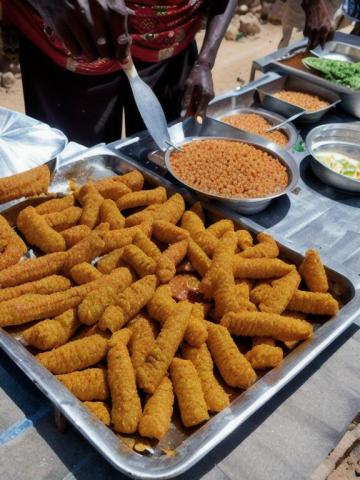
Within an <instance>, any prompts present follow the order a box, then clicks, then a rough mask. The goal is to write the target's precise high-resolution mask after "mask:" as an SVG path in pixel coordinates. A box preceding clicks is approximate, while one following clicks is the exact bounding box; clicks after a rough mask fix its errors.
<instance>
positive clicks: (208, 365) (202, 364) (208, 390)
mask: <svg viewBox="0 0 360 480" xmlns="http://www.w3.org/2000/svg"><path fill="white" fill-rule="evenodd" d="M182 355H183V357H184V358H185V359H186V360H190V361H191V362H192V363H193V364H194V367H195V368H196V371H197V373H198V375H199V378H200V381H201V386H202V390H203V393H204V398H205V402H206V405H207V408H208V410H209V411H210V412H214V413H215V412H221V410H223V409H224V408H226V407H227V406H228V405H229V404H230V400H229V396H228V395H227V394H226V393H225V391H224V389H223V388H222V386H221V385H220V384H219V382H218V381H217V379H216V378H215V376H214V364H213V361H212V358H211V355H210V352H209V350H208V348H207V346H206V343H203V344H202V345H201V346H200V347H198V348H195V347H191V346H189V345H184V346H183V348H182Z"/></svg>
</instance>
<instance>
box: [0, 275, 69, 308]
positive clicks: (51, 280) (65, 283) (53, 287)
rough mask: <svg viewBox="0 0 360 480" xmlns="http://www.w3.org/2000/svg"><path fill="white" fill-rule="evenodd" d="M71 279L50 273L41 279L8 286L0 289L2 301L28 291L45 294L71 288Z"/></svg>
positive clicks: (0, 299)
mask: <svg viewBox="0 0 360 480" xmlns="http://www.w3.org/2000/svg"><path fill="white" fill-rule="evenodd" d="M70 286H71V284H70V280H68V279H67V278H65V277H62V276H60V275H50V276H49V277H44V278H42V279H41V280H36V281H34V282H28V283H23V284H21V285H18V286H16V287H8V288H2V289H0V302H5V300H11V299H12V298H16V297H21V295H26V294H28V293H38V294H40V295H45V294H47V293H55V292H61V291H63V290H67V289H68V288H70Z"/></svg>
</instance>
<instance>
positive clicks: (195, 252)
mask: <svg viewBox="0 0 360 480" xmlns="http://www.w3.org/2000/svg"><path fill="white" fill-rule="evenodd" d="M187 256H188V258H189V260H190V262H191V265H192V266H193V267H194V269H195V270H196V271H197V272H198V274H199V275H200V276H201V277H203V276H204V275H205V274H206V272H207V271H208V270H209V268H210V265H211V260H210V258H209V257H208V256H207V255H206V253H205V252H204V250H203V249H202V248H201V247H199V245H198V244H197V243H195V242H194V240H192V239H191V238H190V240H189V246H188V251H187Z"/></svg>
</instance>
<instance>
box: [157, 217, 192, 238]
mask: <svg viewBox="0 0 360 480" xmlns="http://www.w3.org/2000/svg"><path fill="white" fill-rule="evenodd" d="M152 234H153V236H154V237H155V238H156V240H159V241H160V242H162V243H176V242H180V241H181V240H186V239H188V238H189V232H188V231H187V230H184V229H183V228H180V227H177V226H176V225H174V224H173V223H171V222H166V221H164V220H157V221H155V222H154V223H153V232H152Z"/></svg>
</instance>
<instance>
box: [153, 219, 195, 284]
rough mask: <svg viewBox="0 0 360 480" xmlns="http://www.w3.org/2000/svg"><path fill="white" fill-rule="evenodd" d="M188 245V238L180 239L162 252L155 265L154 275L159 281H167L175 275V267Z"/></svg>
mask: <svg viewBox="0 0 360 480" xmlns="http://www.w3.org/2000/svg"><path fill="white" fill-rule="evenodd" d="M170 225H172V224H170ZM188 246H189V241H188V239H185V240H180V241H179V242H176V243H173V244H172V245H170V246H169V247H168V248H167V249H166V250H164V251H163V252H162V254H161V255H160V257H159V258H158V261H157V265H156V275H157V277H158V279H159V281H160V282H161V283H167V282H169V281H170V280H171V279H172V278H173V277H174V276H175V274H176V267H177V265H179V263H181V262H182V261H183V260H184V258H185V257H186V254H187V250H188Z"/></svg>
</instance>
